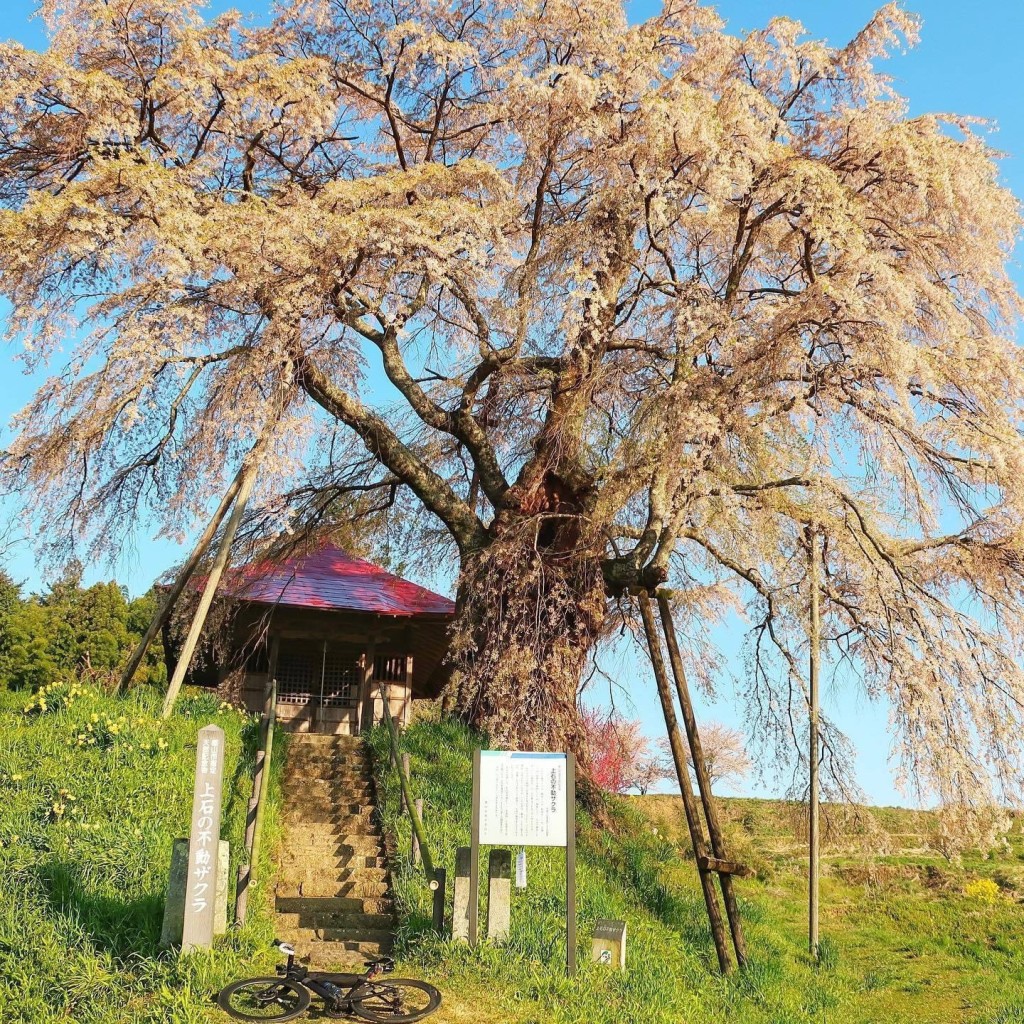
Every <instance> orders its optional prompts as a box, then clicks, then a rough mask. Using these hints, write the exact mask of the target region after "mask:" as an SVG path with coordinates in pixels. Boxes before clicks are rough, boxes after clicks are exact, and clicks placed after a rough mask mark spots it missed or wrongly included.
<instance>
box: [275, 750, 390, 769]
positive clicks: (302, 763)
mask: <svg viewBox="0 0 1024 1024" xmlns="http://www.w3.org/2000/svg"><path fill="white" fill-rule="evenodd" d="M285 764H286V766H287V770H288V771H289V772H295V771H304V770H306V769H310V768H331V769H332V770H333V771H337V772H343V771H344V772H365V771H368V770H369V768H370V762H369V761H367V760H366V758H365V757H355V756H354V755H350V754H337V755H335V756H334V757H324V756H321V755H320V754H297V755H291V754H289V756H288V760H287V761H286V762H285Z"/></svg>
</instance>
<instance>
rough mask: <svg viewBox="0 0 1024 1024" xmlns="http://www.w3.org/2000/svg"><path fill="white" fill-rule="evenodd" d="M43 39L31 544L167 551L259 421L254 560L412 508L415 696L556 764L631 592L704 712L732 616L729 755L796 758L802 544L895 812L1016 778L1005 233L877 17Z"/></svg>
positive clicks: (31, 336)
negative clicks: (769, 752)
mask: <svg viewBox="0 0 1024 1024" xmlns="http://www.w3.org/2000/svg"><path fill="white" fill-rule="evenodd" d="M42 11H43V14H44V16H45V18H46V22H47V25H48V26H49V33H50V34H49V45H48V47H47V49H45V50H44V51H43V52H35V51H32V50H29V49H26V48H24V47H21V46H18V45H14V44H8V45H6V46H3V47H0V275H2V292H3V294H4V295H5V296H6V297H7V298H8V299H9V301H10V302H11V304H12V306H13V313H12V317H11V321H10V330H11V333H12V334H13V335H15V336H17V337H18V338H19V339H21V340H22V341H23V343H24V344H25V346H26V347H27V351H28V355H27V359H28V361H29V364H30V365H31V366H43V365H45V366H50V367H52V373H53V375H52V376H51V377H50V378H49V379H48V380H47V381H46V382H45V383H44V384H43V385H42V387H41V388H40V389H39V391H38V394H37V395H36V396H35V398H34V400H33V401H32V402H31V404H30V405H29V407H28V408H27V409H26V410H25V411H24V412H23V413H22V415H21V417H20V418H19V420H18V421H17V425H16V427H17V432H16V437H15V439H14V441H13V443H12V444H11V445H10V449H9V451H8V452H7V454H6V457H5V474H6V480H7V482H8V488H9V489H13V490H17V492H18V494H19V495H20V497H21V498H22V499H23V501H24V502H25V504H26V506H27V509H28V511H29V512H32V511H33V510H34V511H35V512H37V513H41V512H45V522H46V527H47V528H46V533H47V535H48V537H49V538H50V539H51V540H61V539H71V538H75V540H76V543H77V544H78V545H79V546H81V544H82V543H83V538H84V539H85V541H90V540H92V541H94V542H95V543H96V545H97V548H96V550H97V551H98V550H99V549H100V548H101V547H102V546H103V545H104V544H108V545H116V544H117V543H119V538H120V537H121V536H123V531H124V528H125V526H126V524H129V523H132V522H137V521H146V520H149V519H152V518H153V517H155V518H156V519H157V520H158V521H159V522H161V523H162V524H163V526H164V527H165V528H166V529H167V530H168V531H171V532H183V531H187V530H189V529H191V527H192V524H193V523H194V522H195V521H196V520H197V517H199V516H200V515H201V514H202V510H203V509H204V508H207V507H208V506H209V503H210V501H211V500H212V499H213V498H214V497H215V496H216V495H217V494H218V493H219V492H221V491H222V490H223V489H224V488H225V487H226V483H227V481H228V480H229V479H230V478H231V476H232V475H233V474H234V472H235V470H236V469H237V465H238V462H239V460H240V459H241V458H242V456H243V455H244V453H245V451H246V450H247V449H248V447H249V446H250V445H251V443H252V440H253V438H254V437H256V436H258V435H260V434H261V433H262V432H263V431H264V430H265V429H266V428H267V425H268V421H269V423H270V427H271V429H272V431H273V440H272V441H271V442H269V443H268V445H267V447H266V450H265V453H264V456H263V459H262V464H263V476H262V479H261V484H260V491H259V493H258V495H257V497H258V504H259V509H260V517H258V521H259V523H260V524H261V526H260V529H262V530H264V531H265V532H273V531H274V530H285V529H291V530H297V531H301V530H303V529H306V528H308V527H309V526H310V524H312V523H317V524H323V523H325V522H326V523H328V524H329V523H331V522H335V523H337V522H340V521H343V520H345V519H346V518H347V517H351V516H355V515H363V514H373V515H376V516H377V517H378V521H381V517H384V519H386V517H387V516H388V515H389V514H391V513H393V512H394V510H395V509H404V510H406V511H408V510H409V509H410V508H413V509H415V510H419V511H420V512H421V513H422V514H421V516H420V520H419V521H420V525H421V527H422V532H421V533H420V534H417V535H416V536H426V537H432V538H433V545H434V546H433V547H432V548H431V549H430V550H440V547H443V544H441V545H440V547H439V546H438V545H439V542H438V537H439V536H440V537H443V538H445V539H446V540H445V542H446V543H447V544H449V545H450V548H451V550H452V551H453V552H454V553H455V555H456V556H457V561H458V571H459V576H458V579H459V584H458V604H459V615H458V621H457V623H456V627H455V632H454V643H453V656H454V657H455V659H456V669H457V671H456V673H455V677H454V681H453V684H452V688H451V692H450V694H449V700H450V702H451V704H452V706H453V707H457V708H458V709H460V710H461V711H462V712H463V713H464V714H466V715H467V716H468V717H470V718H472V719H473V720H475V721H477V722H480V723H482V724H485V725H487V726H488V727H489V728H490V729H491V730H492V733H493V734H495V735H497V736H499V737H502V736H509V735H512V734H515V735H518V736H520V737H526V736H530V737H532V738H533V739H534V740H536V741H539V742H546V743H561V742H566V741H568V742H570V743H577V742H578V740H579V736H580V731H579V721H578V717H577V712H576V697H577V688H578V686H579V684H580V679H581V675H582V674H583V670H584V667H585V665H586V663H587V659H588V658H589V657H590V656H591V654H592V652H593V649H594V647H595V645H596V644H597V643H598V641H599V640H600V638H601V637H602V635H604V634H605V632H606V631H608V629H609V628H610V626H611V625H612V624H614V623H615V622H617V621H619V617H620V616H621V615H627V616H628V612H629V601H630V595H631V594H632V593H636V592H637V591H643V590H647V591H650V590H652V589H654V588H656V587H658V586H661V585H663V584H666V583H667V584H668V585H669V586H671V588H672V592H673V595H674V599H675V602H676V607H677V614H679V616H680V617H681V621H683V622H685V623H689V628H688V630H687V632H688V634H689V635H691V636H695V637H697V640H694V641H693V642H692V643H691V645H690V655H691V670H692V671H694V672H695V673H696V674H697V675H698V677H700V675H701V672H702V670H703V668H704V666H706V665H707V664H709V663H710V662H709V659H708V657H707V652H706V650H704V649H703V646H702V645H703V641H701V640H700V635H701V634H700V632H699V626H700V625H702V624H704V625H706V624H707V623H709V622H711V621H713V619H714V617H715V616H716V615H718V614H721V613H722V612H723V610H724V609H726V608H728V607H729V606H730V602H733V601H734V600H735V599H736V597H737V595H738V597H739V599H740V600H741V601H743V602H744V603H745V604H746V607H747V613H748V614H749V616H750V619H751V629H752V631H751V638H750V644H751V646H750V652H751V672H750V676H749V692H748V693H747V706H748V708H749V710H750V714H751V716H752V718H753V720H754V725H755V727H756V728H757V730H758V731H759V732H760V733H761V734H762V735H777V736H779V737H783V738H786V737H790V736H792V735H793V734H795V732H796V731H797V730H798V729H799V728H800V723H801V721H802V720H803V717H804V715H805V706H806V705H805V699H804V694H803V682H802V680H803V675H804V672H803V665H804V660H803V659H804V644H805V639H804V638H805V634H806V629H805V619H806V605H807V595H808V591H807V580H806V573H805V565H806V563H807V559H806V557H805V554H804V545H805V544H806V537H807V536H808V535H809V532H808V524H811V523H813V524H814V530H815V531H816V535H817V536H821V537H823V538H824V542H823V544H824V577H823V590H824V608H825V623H826V640H827V641H830V642H831V643H832V650H833V652H835V653H836V655H837V656H838V657H840V658H841V659H843V660H844V661H845V662H846V663H847V664H848V665H849V667H850V673H849V675H850V676H851V678H856V679H859V680H860V685H862V686H863V687H864V688H865V689H866V691H867V693H868V694H869V695H870V696H871V697H874V698H886V699H887V700H888V701H889V702H890V704H891V707H892V721H893V726H894V729H895V734H896V736H897V747H898V753H899V755H900V757H901V760H902V763H903V765H904V766H905V768H906V769H907V772H908V774H909V776H910V777H912V778H913V779H915V780H917V781H919V782H920V783H921V784H922V785H923V786H924V787H925V788H928V789H930V790H932V791H933V792H936V793H937V794H938V795H939V796H940V797H941V798H943V799H960V798H964V796H965V795H967V796H968V797H970V796H973V795H976V794H979V793H981V792H983V791H984V790H985V789H986V787H987V786H988V785H989V782H990V781H991V780H992V779H995V780H996V781H997V782H999V783H1002V784H1003V785H1006V786H1009V785H1011V784H1012V783H1013V782H1014V780H1015V779H1017V778H1019V775H1020V759H1019V754H1020V742H1019V738H1020V736H1021V735H1022V734H1024V730H1022V727H1024V716H1022V714H1021V710H1022V701H1024V676H1022V673H1021V671H1020V669H1019V667H1018V666H1019V664H1020V660H1021V653H1022V652H1021V645H1022V641H1024V616H1022V613H1021V610H1020V608H1021V598H1022V596H1024V595H1022V581H1024V572H1022V562H1021V556H1022V552H1024V538H1022V536H1021V522H1022V518H1024V459H1022V456H1024V445H1022V441H1021V412H1020V410H1021V400H1022V398H1024V375H1022V369H1021V360H1020V355H1019V353H1018V350H1017V348H1016V346H1015V344H1014V340H1013V337H1012V332H1013V328H1014V325H1015V321H1016V318H1017V316H1018V313H1019V308H1020V307H1019V301H1018V297H1017V295H1016V293H1015V291H1014V288H1013V286H1012V283H1011V281H1010V279H1009V278H1008V275H1007V270H1006V267H1007V261H1008V258H1009V254H1010V250H1011V246H1012V244H1013V242H1014V238H1015V235H1016V233H1017V230H1018V227H1019V224H1020V215H1019V209H1018V204H1017V202H1016V201H1015V199H1014V198H1013V196H1012V195H1010V193H1009V192H1008V191H1007V190H1006V189H1005V188H1004V187H1002V186H1001V185H1000V182H999V178H998V170H997V165H996V162H995V159H996V155H995V154H994V152H993V151H992V149H991V148H990V147H989V145H988V143H987V142H986V138H985V134H984V130H983V127H982V126H979V125H977V124H974V123H972V121H970V120H969V119H965V118H960V117H955V116H949V115H927V116H914V117H911V116H909V114H908V107H907V104H906V102H905V101H904V100H903V99H901V98H900V97H899V96H898V95H897V94H896V93H895V91H894V90H893V88H892V86H891V83H890V82H889V80H888V79H887V78H886V77H885V76H884V75H882V74H881V73H880V71H879V70H878V67H877V64H878V62H879V61H880V60H881V59H882V58H884V57H886V56H887V55H888V54H889V52H890V51H891V50H893V49H894V48H898V47H899V46H901V45H904V44H909V43H913V42H914V41H915V37H916V34H917V23H916V20H915V19H914V18H913V17H911V16H910V15H908V14H906V13H904V12H903V11H902V10H900V9H899V8H898V7H896V6H894V5H890V6H887V7H885V8H884V9H882V10H881V11H880V12H879V13H878V14H877V15H876V16H875V17H874V18H873V19H872V20H871V21H870V23H869V24H868V25H867V26H866V28H865V29H864V30H863V31H862V32H861V33H860V34H859V35H857V37H856V38H855V39H853V40H852V41H851V42H850V43H849V44H848V45H845V46H841V47H839V48H834V47H830V46H827V45H825V44H823V43H821V42H818V41H814V40H808V39H806V38H805V36H804V34H803V32H802V30H801V28H800V26H799V25H797V24H796V23H794V22H792V21H789V20H785V19H777V20H773V21H771V22H770V23H768V25H767V27H765V28H764V29H763V30H760V31H755V32H752V33H750V34H748V35H745V36H736V35H730V34H727V33H726V32H725V31H724V30H723V27H722V23H721V21H720V20H719V18H718V17H717V16H716V14H715V13H714V11H713V10H712V9H710V8H708V7H702V6H699V5H698V4H696V3H692V2H689V0H685V2H684V0H667V2H666V4H665V6H664V8H663V10H662V11H661V13H660V14H657V15H656V16H654V17H652V18H651V19H649V20H647V21H645V22H643V23H641V24H630V23H629V21H628V20H627V17H626V13H625V9H624V6H623V4H622V3H620V2H619V0H593V2H591V3H588V4H585V5H583V4H578V3H575V2H569V0H545V2H540V0H515V2H508V0H386V2H382V0H294V2H286V3H283V4H282V5H281V6H280V7H278V8H276V9H275V10H274V11H272V12H268V19H269V20H268V21H267V22H266V23H263V24H260V25H251V24H247V23H246V22H244V21H243V20H242V19H240V17H239V16H237V15H235V14H226V15H223V16H220V17H215V18H208V19H204V18H203V16H202V14H201V11H200V9H199V8H198V7H197V5H196V4H195V3H194V2H192V0H44V2H43V4H42ZM384 377H386V379H387V383H386V384H385V383H384V380H383V378H384ZM281 394H284V395H285V396H286V400H285V402H284V404H283V406H282V403H281V402H280V401H279V400H278V396H280V395H281ZM254 521H256V520H254ZM838 724H839V725H841V723H838ZM826 726H827V727H826V729H825V732H824V736H825V744H826V759H827V757H828V753H829V752H830V751H831V752H832V753H833V755H835V754H837V753H838V752H839V751H840V749H841V746H840V738H839V732H838V731H837V729H836V726H835V725H829V724H828V723H826Z"/></svg>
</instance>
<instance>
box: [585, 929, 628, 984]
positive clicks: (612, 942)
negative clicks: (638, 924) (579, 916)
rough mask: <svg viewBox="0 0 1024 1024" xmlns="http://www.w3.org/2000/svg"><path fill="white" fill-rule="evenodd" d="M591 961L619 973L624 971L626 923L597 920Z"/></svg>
mask: <svg viewBox="0 0 1024 1024" xmlns="http://www.w3.org/2000/svg"><path fill="white" fill-rule="evenodd" d="M591 959H592V960H595V961H596V962H597V963H599V964H608V965H610V966H611V967H616V968H618V969H619V970H620V971H624V970H625V969H626V922H625V921H607V920H604V919H598V920H597V921H595V922H594V943H593V949H592V954H591Z"/></svg>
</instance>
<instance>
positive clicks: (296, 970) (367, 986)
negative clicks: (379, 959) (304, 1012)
mask: <svg viewBox="0 0 1024 1024" xmlns="http://www.w3.org/2000/svg"><path fill="white" fill-rule="evenodd" d="M278 972H279V973H280V974H281V980H282V981H288V982H291V983H292V984H295V985H301V986H302V987H303V988H306V989H308V990H309V991H310V992H312V993H314V994H315V995H318V996H319V997H320V998H321V999H322V1000H323V1001H324V1002H325V1003H327V1004H328V1005H329V1006H331V1007H332V1008H334V1009H337V1010H344V1011H348V1012H350V1013H351V1012H352V1001H353V1000H354V999H358V998H360V997H361V996H364V995H368V994H369V991H370V990H371V986H372V985H373V983H374V982H375V981H376V980H377V978H379V977H380V976H381V975H382V974H383V973H384V971H383V970H381V969H380V968H378V967H376V966H375V967H371V968H370V970H369V971H367V972H366V974H365V975H363V976H360V975H358V974H341V973H339V974H330V973H327V972H320V971H316V972H313V973H311V972H310V971H309V969H308V968H307V967H305V966H303V965H301V964H296V963H295V955H294V954H289V955H288V963H287V964H286V965H285V968H284V971H283V972H282V971H281V969H280V968H278ZM342 979H344V980H342ZM352 979H358V980H357V981H356V982H355V984H353V980H352Z"/></svg>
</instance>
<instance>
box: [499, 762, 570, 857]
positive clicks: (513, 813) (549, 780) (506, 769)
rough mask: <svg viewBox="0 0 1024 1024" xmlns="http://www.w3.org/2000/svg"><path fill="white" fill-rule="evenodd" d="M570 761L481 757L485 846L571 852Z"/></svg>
mask: <svg viewBox="0 0 1024 1024" xmlns="http://www.w3.org/2000/svg"><path fill="white" fill-rule="evenodd" d="M565 805H566V757H565V754H541V753H527V752H519V751H507V750H481V751H480V842H481V843H483V844H485V845H488V844H491V845H498V844H505V843H508V844H510V845H512V846H565V840H566V814H565V811H566V806H565Z"/></svg>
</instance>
